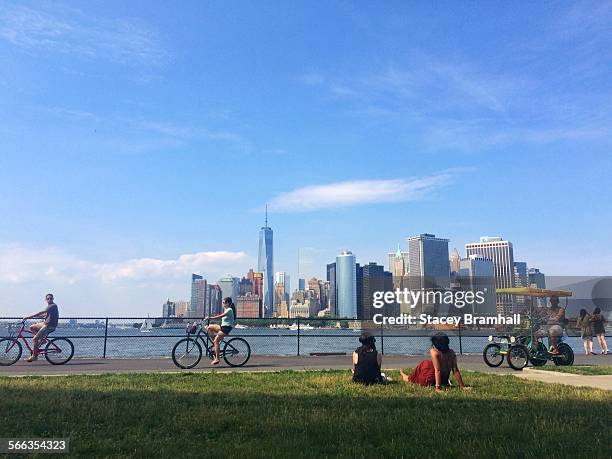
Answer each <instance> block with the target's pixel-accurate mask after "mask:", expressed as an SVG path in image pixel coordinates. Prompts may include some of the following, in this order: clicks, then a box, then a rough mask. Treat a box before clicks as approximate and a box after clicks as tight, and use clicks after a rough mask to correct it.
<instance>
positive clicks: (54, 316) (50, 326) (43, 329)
mask: <svg viewBox="0 0 612 459" xmlns="http://www.w3.org/2000/svg"><path fill="white" fill-rule="evenodd" d="M45 300H46V301H47V307H46V308H45V309H43V310H42V311H39V312H37V313H36V314H32V315H31V316H28V317H24V318H23V320H24V321H26V320H28V319H35V318H39V317H44V318H45V320H44V321H42V322H37V323H35V324H32V325H30V331H31V332H32V333H34V337H33V338H32V342H33V343H34V349H33V350H32V355H31V356H30V357H29V358H28V359H27V361H28V362H34V361H35V360H38V351H39V349H38V348H39V347H40V343H41V342H42V341H43V340H44V339H45V338H46V337H47V336H49V333H51V332H54V331H55V329H56V327H57V322H58V320H59V310H58V308H57V304H55V302H54V301H53V294H51V293H47V295H46V296H45Z"/></svg>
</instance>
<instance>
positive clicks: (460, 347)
mask: <svg viewBox="0 0 612 459" xmlns="http://www.w3.org/2000/svg"><path fill="white" fill-rule="evenodd" d="M461 354H463V343H462V341H461V323H459V355H461Z"/></svg>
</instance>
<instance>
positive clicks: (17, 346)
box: [0, 338, 22, 367]
mask: <svg viewBox="0 0 612 459" xmlns="http://www.w3.org/2000/svg"><path fill="white" fill-rule="evenodd" d="M21 352H22V348H21V343H20V342H19V341H17V340H16V339H13V338H3V339H0V366H3V367H8V366H9V365H12V364H14V363H15V362H17V361H18V360H19V359H20V358H21Z"/></svg>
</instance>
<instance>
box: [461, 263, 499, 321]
mask: <svg viewBox="0 0 612 459" xmlns="http://www.w3.org/2000/svg"><path fill="white" fill-rule="evenodd" d="M456 273H457V277H456V280H457V282H458V284H459V288H460V289H461V290H463V291H466V292H468V291H471V292H474V293H476V292H478V291H480V292H481V295H482V296H483V297H484V301H483V302H482V303H481V304H476V303H475V302H474V303H473V304H471V305H466V306H463V307H462V308H459V309H460V310H461V312H463V313H470V314H495V313H496V310H497V309H496V298H495V268H494V266H493V262H492V261H491V260H488V259H486V258H482V257H481V256H478V255H470V256H469V257H467V258H463V259H461V260H459V269H458V270H457V271H456Z"/></svg>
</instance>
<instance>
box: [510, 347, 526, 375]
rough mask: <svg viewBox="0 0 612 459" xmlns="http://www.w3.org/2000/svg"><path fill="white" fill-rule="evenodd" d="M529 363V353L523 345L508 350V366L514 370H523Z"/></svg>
mask: <svg viewBox="0 0 612 459" xmlns="http://www.w3.org/2000/svg"><path fill="white" fill-rule="evenodd" d="M528 363H529V351H528V350H527V348H526V347H525V346H523V345H522V344H518V345H516V346H511V347H510V349H508V365H510V368H513V369H514V370H522V369H523V368H525V367H526V366H527V364H528Z"/></svg>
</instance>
